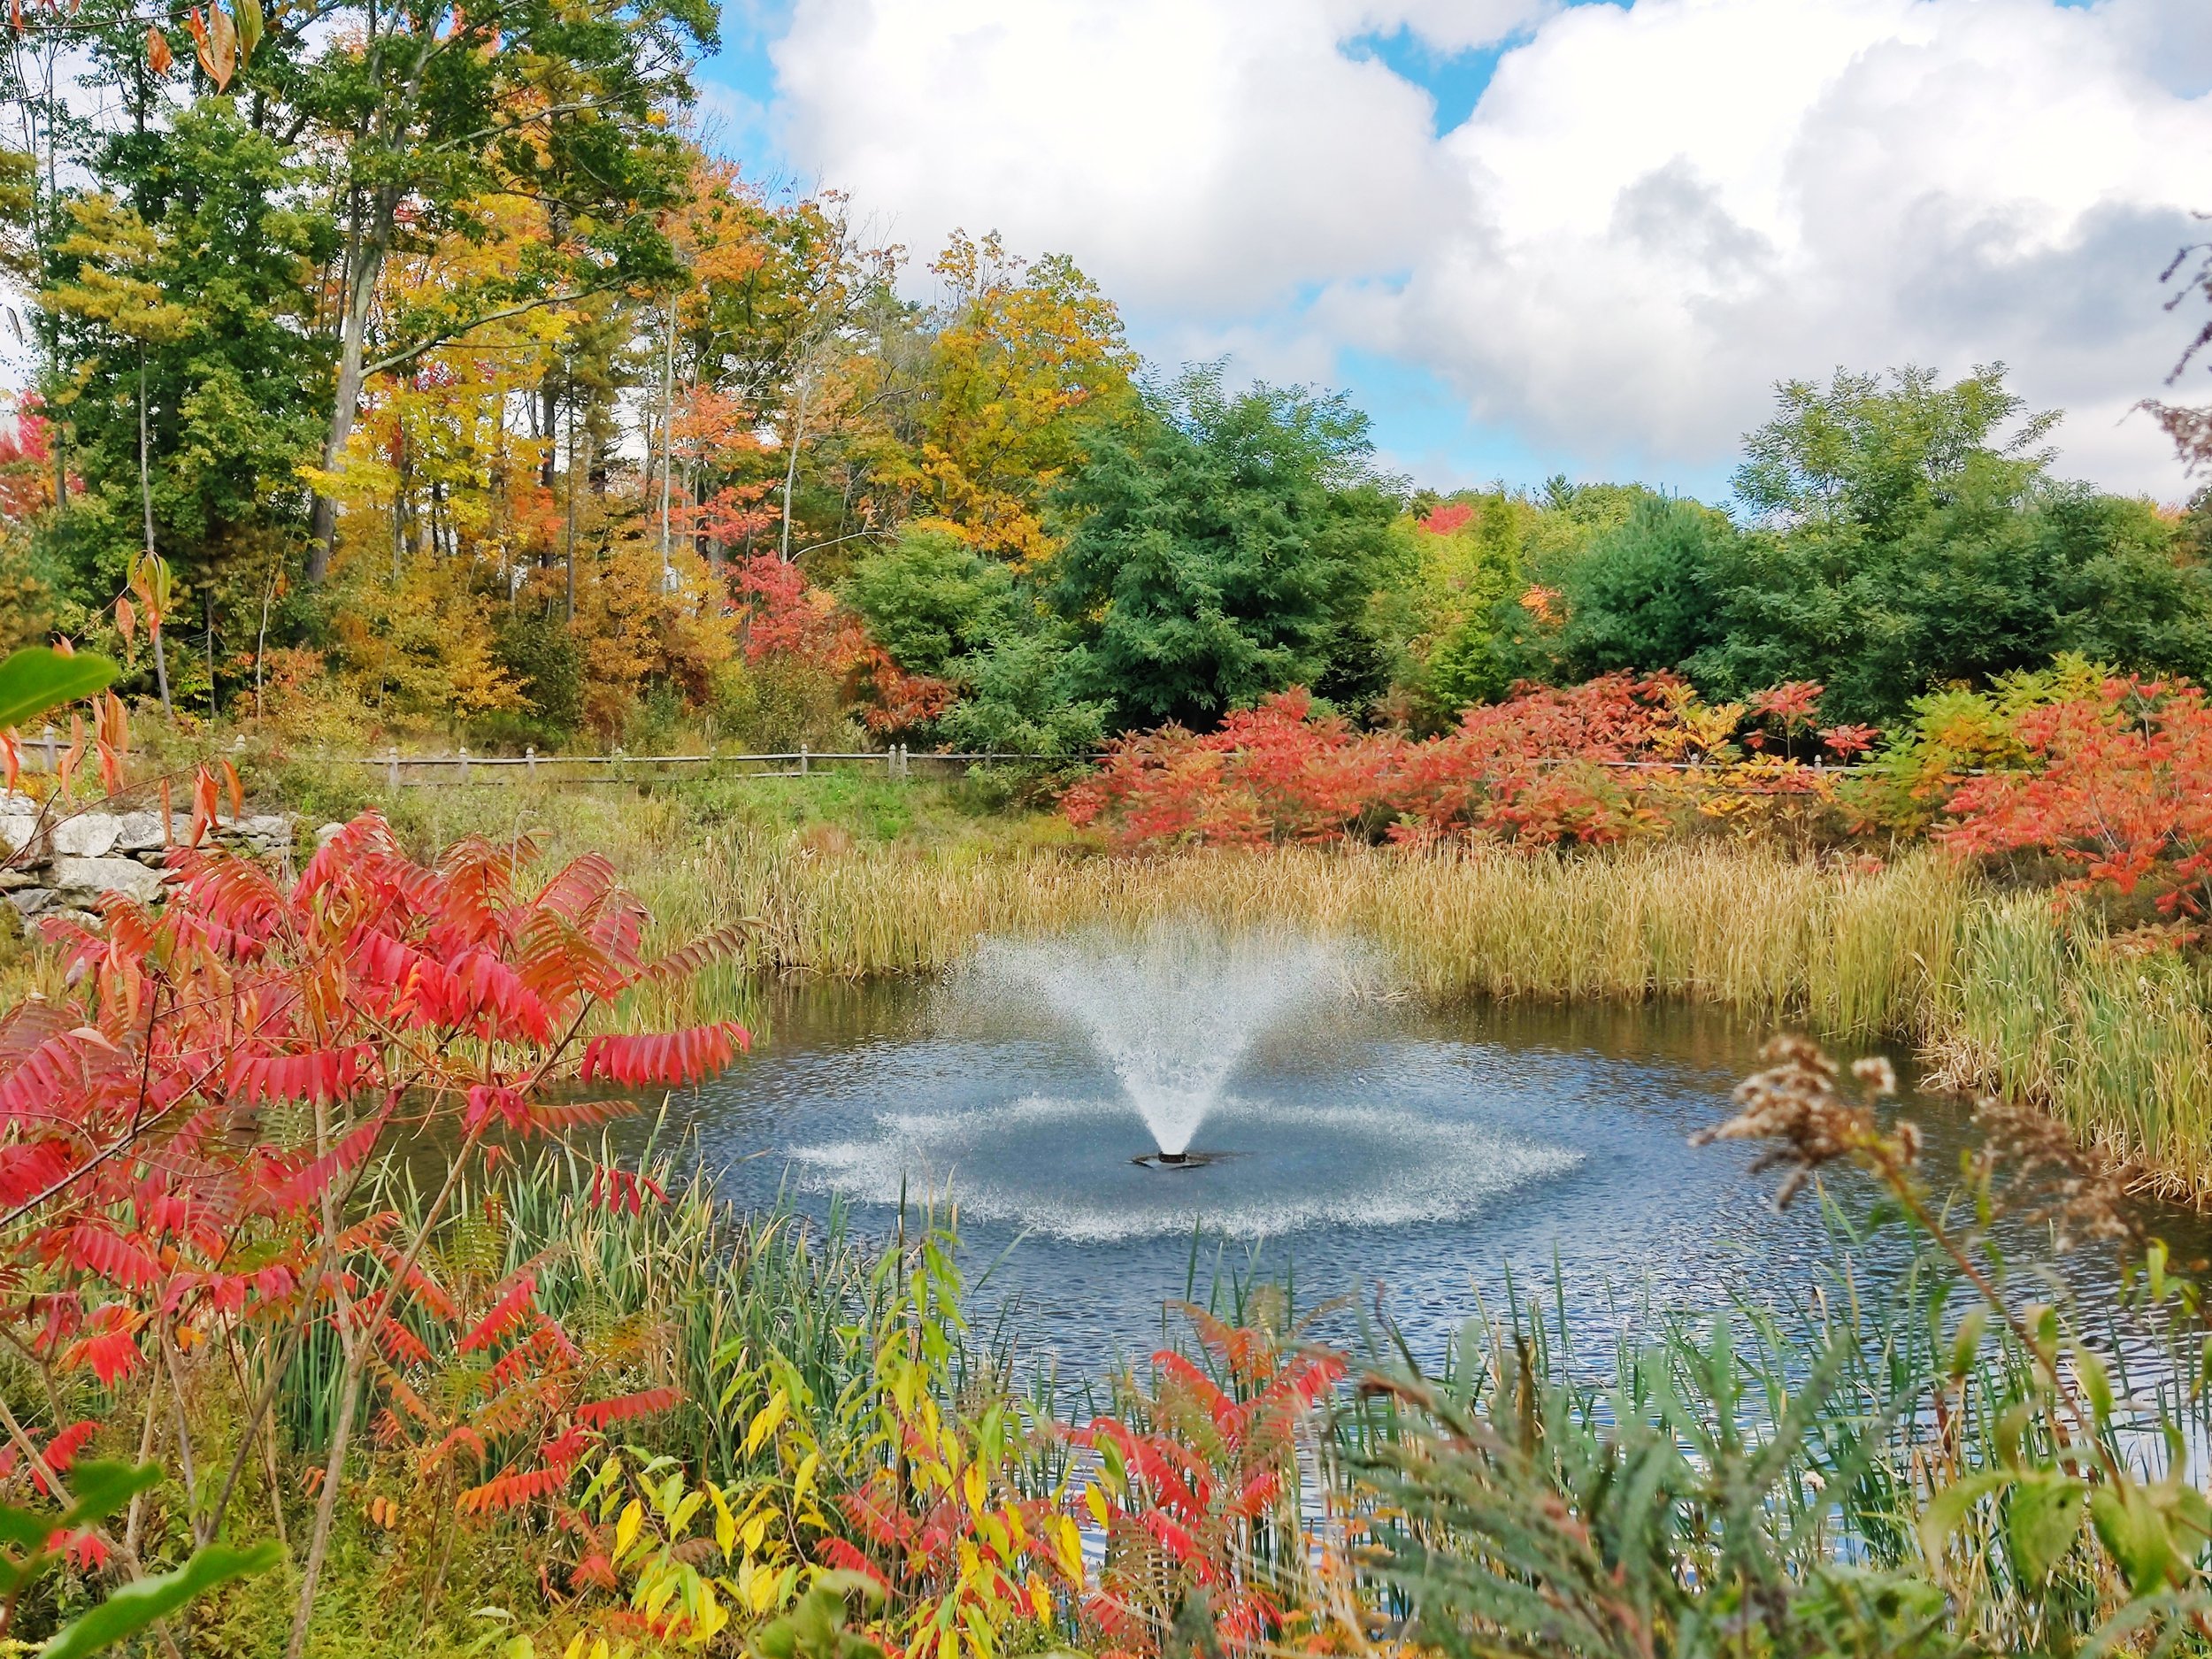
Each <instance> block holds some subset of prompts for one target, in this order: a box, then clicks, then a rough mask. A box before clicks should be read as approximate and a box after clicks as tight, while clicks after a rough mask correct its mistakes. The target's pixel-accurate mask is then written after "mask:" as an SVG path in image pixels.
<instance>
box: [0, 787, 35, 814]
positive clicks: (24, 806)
mask: <svg viewBox="0 0 2212 1659" xmlns="http://www.w3.org/2000/svg"><path fill="white" fill-rule="evenodd" d="M37 816H38V803H37V802H35V801H34V800H32V799H31V797H30V796H29V795H24V794H22V793H20V792H19V791H16V790H11V789H0V818H36V817H37Z"/></svg>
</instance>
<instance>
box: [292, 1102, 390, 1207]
mask: <svg viewBox="0 0 2212 1659" xmlns="http://www.w3.org/2000/svg"><path fill="white" fill-rule="evenodd" d="M385 1116H386V1114H384V1113H383V1112H379V1113H377V1115H376V1116H375V1117H373V1118H370V1119H369V1120H368V1122H366V1123H365V1124H363V1125H361V1126H360V1127H359V1128H358V1129H356V1130H355V1131H354V1132H353V1133H351V1134H349V1135H348V1136H347V1137H346V1138H345V1139H344V1140H342V1141H340V1142H339V1143H338V1144H337V1145H336V1146H334V1147H333V1148H331V1149H330V1150H329V1152H327V1153H326V1154H325V1155H324V1156H321V1157H319V1158H317V1159H315V1160H314V1161H313V1162H312V1163H311V1164H303V1165H302V1166H301V1167H300V1168H298V1169H297V1170H295V1171H293V1172H292V1174H291V1176H290V1177H289V1178H288V1179H286V1180H283V1181H281V1182H280V1183H279V1184H278V1185H277V1186H275V1187H273V1188H271V1189H270V1191H269V1193H268V1194H267V1196H266V1198H265V1200H264V1201H263V1202H264V1203H265V1206H266V1208H268V1209H269V1210H276V1211H282V1210H299V1209H303V1208H304V1207H305V1206H307V1205H309V1204H311V1203H313V1202H316V1201H317V1200H318V1199H319V1198H321V1196H322V1195H323V1194H324V1193H325V1192H326V1190H327V1189H328V1188H329V1187H330V1185H331V1183H332V1182H333V1181H334V1180H336V1179H338V1177H339V1176H341V1175H342V1174H344V1173H346V1172H347V1171H349V1170H352V1169H354V1168H356V1167H357V1165H359V1164H360V1163H361V1162H362V1160H364V1159H365V1158H366V1157H367V1156H369V1154H370V1153H371V1152H372V1151H373V1150H374V1149H375V1148H376V1142H377V1138H378V1137H379V1136H380V1135H381V1134H382V1133H384V1123H385Z"/></svg>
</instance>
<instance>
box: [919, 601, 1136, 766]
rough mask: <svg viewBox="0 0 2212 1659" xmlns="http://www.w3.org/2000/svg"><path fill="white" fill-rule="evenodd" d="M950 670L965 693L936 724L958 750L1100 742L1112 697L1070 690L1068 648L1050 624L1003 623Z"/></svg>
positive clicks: (1046, 750) (1056, 750) (1077, 751)
mask: <svg viewBox="0 0 2212 1659" xmlns="http://www.w3.org/2000/svg"><path fill="white" fill-rule="evenodd" d="M954 669H955V672H956V674H957V676H958V678H959V679H960V680H961V681H962V683H963V685H964V687H965V695H963V696H962V697H961V699H960V701H959V702H957V703H954V704H953V705H952V707H951V708H950V709H949V710H946V711H945V714H944V716H943V718H941V719H940V720H939V721H938V730H939V732H940V733H941V735H942V736H943V737H944V739H945V740H946V741H947V742H948V743H949V744H950V745H951V746H952V747H953V748H954V749H957V750H965V751H968V752H971V753H993V752H995V753H998V754H1002V755H1033V756H1041V757H1048V758H1055V759H1057V758H1063V757H1064V758H1069V759H1075V758H1079V757H1084V756H1087V755H1088V754H1090V753H1091V752H1092V751H1094V749H1097V748H1098V746H1099V744H1100V743H1101V742H1102V741H1104V738H1105V735H1106V726H1107V722H1108V720H1109V718H1110V717H1111V715H1112V712H1113V707H1112V704H1111V703H1109V702H1108V701H1106V700H1105V699H1103V698H1086V697H1081V696H1078V695H1073V693H1072V692H1071V688H1070V680H1069V672H1068V671H1069V660H1068V650H1067V647H1066V645H1065V644H1064V642H1063V641H1062V640H1061V639H1060V638H1059V637H1058V631H1057V630H1056V629H1055V628H1053V627H1051V626H1035V627H1032V628H1027V629H1024V628H1021V627H1019V626H1015V625H1014V624H1013V623H1011V622H1009V623H1007V624H1005V625H1002V627H1001V630H1000V632H999V634H997V635H996V637H995V638H994V639H993V640H992V641H990V644H989V648H988V649H985V650H981V651H978V652H976V653H975V654H973V655H972V656H969V657H964V658H962V659H960V660H959V661H958V662H957V663H956V664H954Z"/></svg>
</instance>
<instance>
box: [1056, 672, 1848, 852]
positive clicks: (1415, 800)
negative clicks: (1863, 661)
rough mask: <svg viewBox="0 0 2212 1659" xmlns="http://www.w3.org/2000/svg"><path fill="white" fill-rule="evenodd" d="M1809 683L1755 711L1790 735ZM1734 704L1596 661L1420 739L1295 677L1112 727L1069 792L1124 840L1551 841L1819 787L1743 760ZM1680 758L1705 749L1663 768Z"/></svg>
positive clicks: (1808, 706) (1613, 837) (1072, 801)
mask: <svg viewBox="0 0 2212 1659" xmlns="http://www.w3.org/2000/svg"><path fill="white" fill-rule="evenodd" d="M1819 694H1820V687H1817V686H1812V685H1791V686H1786V687H1777V688H1776V690H1775V691H1774V692H1773V693H1771V694H1766V695H1764V696H1763V699H1762V701H1761V702H1759V703H1757V704H1755V711H1756V712H1757V713H1758V714H1759V715H1760V716H1761V717H1763V718H1775V719H1778V720H1780V721H1781V722H1782V723H1783V724H1784V727H1785V730H1786V732H1789V733H1795V732H1797V731H1798V730H1799V729H1800V728H1801V727H1803V726H1805V725H1806V724H1808V723H1809V720H1810V718H1811V715H1812V711H1813V710H1815V709H1816V707H1817V704H1818V701H1819ZM1744 714H1745V710H1743V709H1742V708H1741V707H1740V706H1738V705H1734V704H1724V705H1721V706H1719V707H1717V708H1715V707H1711V706H1709V705H1707V704H1705V703H1701V702H1700V701H1699V700H1698V698H1697V697H1696V695H1695V694H1694V692H1693V691H1692V689H1691V688H1690V687H1689V686H1688V685H1687V684H1686V683H1685V682H1684V681H1682V680H1678V679H1676V678H1675V677H1673V676H1671V675H1667V674H1655V675H1652V676H1649V677H1648V678H1645V679H1635V678H1632V677H1631V676H1629V675H1627V674H1609V675H1606V676H1604V677H1602V678H1601V679H1598V680H1590V681H1588V682H1587V683H1586V684H1584V685H1579V686H1573V687H1566V688H1558V687H1532V686H1524V687H1520V688H1519V689H1518V690H1517V692H1516V693H1515V695H1513V696H1511V697H1510V698H1509V699H1507V700H1506V701H1505V702H1503V703H1491V704H1479V705H1477V706H1476V707H1474V708H1471V709H1469V710H1467V711H1466V713H1465V714H1464V715H1463V717H1462V718H1461V720H1460V724H1459V726H1458V728H1457V729H1456V730H1454V731H1451V732H1448V733H1444V734H1443V735H1441V736H1440V737H1435V738H1431V739H1428V740H1425V741H1415V740H1411V739H1409V738H1406V737H1404V736H1402V735H1401V734H1398V733H1391V732H1372V733H1361V732H1356V731H1354V730H1353V729H1352V728H1351V726H1350V725H1349V724H1348V722H1346V721H1345V720H1343V719H1341V718H1338V717H1336V716H1333V715H1321V714H1318V713H1317V712H1316V711H1315V710H1314V707H1313V703H1312V699H1311V698H1310V696H1308V695H1307V694H1306V693H1305V692H1303V691H1302V690H1298V689H1293V690H1290V691H1286V692H1284V693H1282V694H1281V695H1279V696H1274V697H1270V698H1268V699H1267V700H1266V701H1265V702H1263V703H1261V704H1260V706H1259V707H1258V708H1256V709H1253V710H1245V711H1241V712H1239V713H1235V714H1232V715H1231V716H1230V717H1229V718H1227V719H1225V720H1224V721H1223V722H1222V724H1221V727H1220V729H1219V730H1218V731H1215V732H1211V733H1205V734H1203V735H1201V734H1198V733H1192V732H1187V731H1185V730H1184V729H1183V728H1182V727H1180V726H1164V727H1162V728H1161V729H1160V730H1158V731H1156V732H1147V733H1139V734H1137V735H1134V736H1131V737H1126V738H1124V739H1123V740H1122V741H1120V742H1118V744H1116V745H1114V747H1113V748H1112V749H1110V751H1109V752H1108V755H1107V758H1106V760H1105V761H1104V763H1103V764H1102V765H1101V766H1100V768H1099V770H1098V771H1097V772H1095V773H1094V775H1093V776H1091V777H1090V778H1088V779H1086V780H1084V781H1083V782H1082V783H1081V784H1079V785H1078V786H1077V787H1075V788H1073V789H1071V790H1070V791H1069V793H1068V795H1067V797H1066V803H1065V805H1066V810H1067V813H1068V816H1069V818H1071V820H1072V821H1073V822H1075V823H1076V824H1078V825H1089V824H1097V825H1101V826H1104V827H1106V828H1108V829H1110V831H1111V832H1112V833H1113V835H1114V837H1115V839H1116V840H1117V841H1118V842H1119V843H1121V844H1122V845H1124V846H1137V845H1141V844H1145V843H1149V842H1160V841H1187V842H1197V843H1202V844H1209V845H1228V846H1235V845H1258V844H1262V843H1266V842H1281V841H1302V842H1319V841H1339V840H1345V839H1353V840H1373V839H1377V838H1379V837H1385V836H1386V837H1388V838H1389V839H1391V840H1394V841H1412V842H1422V843H1426V842H1434V841H1445V840H1452V839H1465V838H1482V839H1489V840H1502V841H1519V842H1525V843H1529V844H1532V845H1543V846H1550V845H1555V844H1557V843H1560V842H1567V841H1571V842H1579V843H1586V844H1596V843H1601V842H1606V841H1621V840H1624V839H1626V838H1628V837H1631V836H1634V835H1640V834H1645V833H1653V832H1655V831H1657V830H1658V829H1660V828H1662V827H1663V826H1665V825H1666V824H1667V823H1668V822H1669V821H1670V819H1671V814H1672V813H1673V812H1674V811H1675V810H1678V809H1680V808H1682V807H1684V806H1685V805H1686V806H1688V807H1690V808H1692V809H1694V810H1701V811H1708V812H1711V813H1714V814H1715V815H1717V816H1724V815H1726V814H1728V813H1730V812H1732V811H1733V810H1736V808H1737V806H1738V805H1740V803H1741V802H1742V801H1744V800H1746V799H1748V798H1754V797H1759V796H1777V795H1816V794H1819V793H1821V792H1822V791H1823V790H1824V788H1825V787H1826V783H1827V779H1828V776H1829V774H1826V773H1824V772H1821V771H1818V770H1816V769H1815V768H1812V767H1809V766H1804V765H1801V764H1799V763H1798V762H1796V761H1795V760H1794V759H1791V758H1786V757H1755V758H1747V757H1745V756H1744V755H1743V753H1742V749H1740V747H1739V746H1738V744H1737V742H1736V741H1734V740H1735V734H1736V731H1737V728H1738V726H1740V724H1741V723H1742V721H1743V718H1744ZM1752 735H1757V733H1753V734H1752ZM1829 735H1830V736H1832V738H1833V739H1834V742H1833V744H1832V752H1833V753H1835V754H1836V755H1837V756H1838V757H1839V758H1840V757H1844V756H1845V755H1846V754H1847V753H1852V752H1857V751H1858V750H1859V749H1863V747H1864V746H1865V745H1866V744H1868V743H1870V742H1871V741H1873V733H1871V732H1870V731H1869V730H1868V729H1867V728H1864V727H1841V726H1839V727H1836V728H1834V729H1833V731H1832V733H1830V734H1829ZM1683 762H1700V763H1709V764H1701V765H1699V766H1698V767H1696V768H1695V769H1694V771H1691V772H1686V773H1678V772H1670V771H1668V770H1667V768H1670V767H1672V766H1675V765H1677V764H1680V763H1683Z"/></svg>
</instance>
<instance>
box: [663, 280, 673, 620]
mask: <svg viewBox="0 0 2212 1659" xmlns="http://www.w3.org/2000/svg"><path fill="white" fill-rule="evenodd" d="M675 412H676V296H674V295H673V294H672V295H670V296H668V349H667V355H666V356H665V357H664V358H663V359H662V362H661V588H662V589H663V590H664V592H669V593H673V592H674V591H675V588H676V572H675V568H674V566H672V565H670V564H669V562H668V492H669V487H670V476H671V472H670V466H669V462H670V459H671V457H672V454H673V449H672V443H671V434H672V430H673V427H674V420H673V417H674V415H675Z"/></svg>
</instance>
